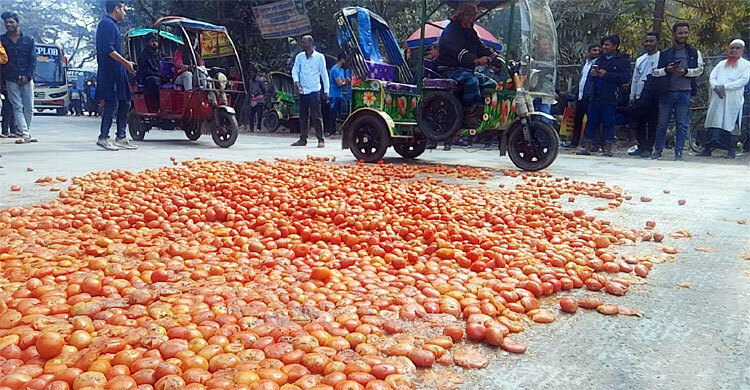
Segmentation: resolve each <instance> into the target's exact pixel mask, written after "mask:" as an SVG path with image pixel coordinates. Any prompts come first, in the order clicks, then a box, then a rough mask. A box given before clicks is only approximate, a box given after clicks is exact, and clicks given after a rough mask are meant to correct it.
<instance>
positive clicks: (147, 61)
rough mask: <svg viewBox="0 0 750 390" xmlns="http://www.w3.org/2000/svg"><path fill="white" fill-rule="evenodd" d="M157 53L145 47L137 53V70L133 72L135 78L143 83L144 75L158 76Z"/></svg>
mask: <svg viewBox="0 0 750 390" xmlns="http://www.w3.org/2000/svg"><path fill="white" fill-rule="evenodd" d="M159 59H160V58H159V53H158V52H157V51H156V50H152V49H151V48H149V47H147V48H145V49H143V51H141V53H140V54H138V71H136V73H135V79H136V80H138V82H139V83H141V84H143V82H144V80H146V77H149V76H156V77H159Z"/></svg>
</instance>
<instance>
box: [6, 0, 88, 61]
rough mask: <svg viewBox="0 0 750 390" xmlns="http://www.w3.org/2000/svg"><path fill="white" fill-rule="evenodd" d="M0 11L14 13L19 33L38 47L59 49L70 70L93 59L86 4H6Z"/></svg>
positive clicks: (39, 0) (82, 0)
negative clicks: (19, 24) (38, 44)
mask: <svg viewBox="0 0 750 390" xmlns="http://www.w3.org/2000/svg"><path fill="white" fill-rule="evenodd" d="M8 1H9V2H10V3H9V4H8V5H7V6H4V7H3V8H4V10H12V11H14V12H16V13H18V15H19V18H20V21H21V30H22V31H23V32H24V33H25V34H28V35H30V36H31V37H33V38H34V39H35V40H36V41H37V42H41V43H58V44H61V45H63V47H64V48H65V53H66V55H67V57H68V60H69V63H70V64H71V66H72V67H82V66H85V65H87V64H88V63H90V62H91V61H92V60H93V59H94V58H95V57H94V56H93V55H92V53H93V52H94V32H95V30H96V22H97V19H96V18H95V17H94V14H93V12H92V10H91V7H90V4H89V2H88V1H90V0H66V1H51V0H8Z"/></svg>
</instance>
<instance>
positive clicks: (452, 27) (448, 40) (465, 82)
mask: <svg viewBox="0 0 750 390" xmlns="http://www.w3.org/2000/svg"><path fill="white" fill-rule="evenodd" d="M476 16H477V6H476V5H475V4H472V3H461V4H460V5H459V6H458V9H457V10H456V16H455V17H454V18H452V19H451V22H450V23H448V26H446V27H445V30H443V34H442V35H441V36H440V46H439V50H440V54H439V55H438V70H439V71H441V72H444V74H445V75H446V76H447V77H448V78H451V79H454V80H456V81H458V84H459V86H460V87H461V89H462V90H463V96H462V98H461V103H462V105H463V109H464V116H463V117H464V123H465V125H466V126H468V127H474V126H477V125H479V123H481V121H482V114H483V112H484V99H483V98H482V88H483V87H488V86H493V85H495V84H494V82H493V81H492V80H491V79H489V78H487V77H482V80H481V82H480V78H479V77H480V75H479V74H477V73H475V72H474V68H475V67H477V66H487V65H489V64H490V62H491V59H490V55H492V50H490V49H489V48H488V47H486V46H485V45H484V43H482V41H481V40H480V39H479V36H478V35H477V32H476V31H475V30H474V19H476Z"/></svg>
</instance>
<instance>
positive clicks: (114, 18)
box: [96, 0, 138, 150]
mask: <svg viewBox="0 0 750 390" xmlns="http://www.w3.org/2000/svg"><path fill="white" fill-rule="evenodd" d="M104 8H105V10H106V11H107V16H105V17H104V18H103V19H102V20H101V22H99V26H98V27H97V28H96V62H97V64H98V65H99V71H98V72H97V74H96V83H97V85H98V87H97V88H96V100H97V101H100V100H104V110H103V111H102V125H101V132H100V134H99V140H97V141H96V144H97V145H99V146H100V147H102V148H104V149H105V150H118V149H137V148H138V147H137V146H135V145H131V144H130V142H128V139H127V138H125V126H126V125H127V121H128V109H129V108H130V89H129V88H128V75H127V73H130V74H133V73H135V69H133V63H132V62H130V61H128V60H126V59H125V57H123V56H122V35H121V34H120V28H119V27H117V23H118V22H122V21H123V20H125V4H124V3H123V2H122V1H121V0H120V1H110V0H108V1H105V2H104ZM115 110H117V138H116V139H115V142H114V143H113V142H112V140H110V138H109V129H110V127H112V119H113V117H114V115H115Z"/></svg>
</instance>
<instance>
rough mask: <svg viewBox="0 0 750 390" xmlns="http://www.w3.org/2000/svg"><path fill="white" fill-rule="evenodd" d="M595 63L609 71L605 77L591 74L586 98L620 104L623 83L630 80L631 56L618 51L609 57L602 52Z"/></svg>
mask: <svg viewBox="0 0 750 390" xmlns="http://www.w3.org/2000/svg"><path fill="white" fill-rule="evenodd" d="M594 65H598V66H599V69H602V70H605V71H606V72H607V73H606V74H605V75H604V77H591V76H590V75H589V77H588V78H587V79H586V86H585V87H584V91H583V97H584V99H588V100H589V101H590V102H598V103H602V104H606V105H610V106H616V105H618V102H619V99H620V93H621V88H622V85H623V84H626V83H627V82H628V81H630V57H628V56H627V55H626V54H623V53H621V52H619V51H618V52H617V53H615V55H614V56H613V57H612V58H610V59H607V56H606V55H605V54H604V53H602V54H600V55H599V58H597V59H596V62H594ZM592 68H593V67H592Z"/></svg>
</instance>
